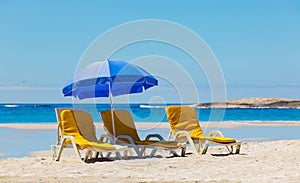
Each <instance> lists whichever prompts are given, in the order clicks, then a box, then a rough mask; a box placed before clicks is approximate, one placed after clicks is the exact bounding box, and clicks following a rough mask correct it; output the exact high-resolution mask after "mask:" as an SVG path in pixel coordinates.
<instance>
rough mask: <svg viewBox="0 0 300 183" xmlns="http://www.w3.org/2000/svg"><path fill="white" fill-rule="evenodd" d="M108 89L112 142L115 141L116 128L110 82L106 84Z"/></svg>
mask: <svg viewBox="0 0 300 183" xmlns="http://www.w3.org/2000/svg"><path fill="white" fill-rule="evenodd" d="M108 91H109V103H110V113H111V123H112V130H113V137H112V138H113V139H112V141H113V143H115V136H116V130H115V118H114V108H113V105H112V92H111V86H110V83H109V84H108Z"/></svg>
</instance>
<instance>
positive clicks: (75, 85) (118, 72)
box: [62, 59, 158, 140]
mask: <svg viewBox="0 0 300 183" xmlns="http://www.w3.org/2000/svg"><path fill="white" fill-rule="evenodd" d="M156 85H158V80H157V79H155V78H154V77H153V76H152V75H151V74H149V73H148V72H147V71H145V70H144V69H142V68H141V67H139V66H136V65H133V64H130V63H127V62H124V61H112V60H108V59H107V60H105V61H103V62H95V63H92V64H90V65H88V66H87V67H85V68H84V69H82V70H80V71H79V72H77V73H76V74H75V76H74V78H73V79H72V80H71V82H69V84H67V85H66V86H65V87H64V88H63V89H62V92H63V94H64V96H73V97H76V98H79V99H85V98H95V97H109V99H110V100H109V101H110V106H111V111H113V107H112V96H118V95H124V94H131V93H141V92H143V91H144V90H147V89H148V88H151V87H153V86H156ZM111 115H112V127H113V137H114V136H115V126H114V118H113V112H111ZM113 140H114V139H113Z"/></svg>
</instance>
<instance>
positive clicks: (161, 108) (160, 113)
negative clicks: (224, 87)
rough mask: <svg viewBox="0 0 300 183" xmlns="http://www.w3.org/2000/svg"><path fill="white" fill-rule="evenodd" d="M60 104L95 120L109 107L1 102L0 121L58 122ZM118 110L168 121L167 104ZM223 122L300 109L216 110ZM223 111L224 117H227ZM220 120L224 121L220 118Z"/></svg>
mask: <svg viewBox="0 0 300 183" xmlns="http://www.w3.org/2000/svg"><path fill="white" fill-rule="evenodd" d="M56 107H62V108H72V107H75V108H83V109H85V110H86V111H88V112H90V113H91V114H92V116H93V119H94V121H96V122H97V121H101V119H100V117H99V115H98V112H100V111H104V110H109V109H110V106H109V105H108V104H97V105H92V104H80V105H72V104H0V123H28V122H30V123H41V122H43V123H44V122H46V123H47V122H56V117H55V111H54V109H55V108H56ZM114 108H115V109H125V110H128V111H130V113H131V114H132V116H133V118H134V121H136V122H157V121H160V122H166V121H167V119H166V115H165V105H151V106H149V105H147V104H130V105H128V104H115V105H114ZM213 110H214V115H220V116H221V120H223V121H299V122H300V109H274V108H256V109H238V108H235V109H213ZM196 111H197V114H198V119H199V121H208V120H209V119H210V114H211V112H212V111H211V109H196ZM223 112H225V113H224V117H223ZM218 121H220V120H218Z"/></svg>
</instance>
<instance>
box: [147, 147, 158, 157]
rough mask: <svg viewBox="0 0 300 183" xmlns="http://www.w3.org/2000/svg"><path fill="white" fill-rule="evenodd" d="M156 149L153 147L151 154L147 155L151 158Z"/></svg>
mask: <svg viewBox="0 0 300 183" xmlns="http://www.w3.org/2000/svg"><path fill="white" fill-rule="evenodd" d="M156 151H157V148H156V147H154V148H153V150H152V152H151V154H150V155H149V157H150V158H152V157H153V156H154V154H155V153H156Z"/></svg>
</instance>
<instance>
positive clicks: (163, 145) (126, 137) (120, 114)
mask: <svg viewBox="0 0 300 183" xmlns="http://www.w3.org/2000/svg"><path fill="white" fill-rule="evenodd" d="M113 114H114V126H115V137H113V136H112V134H113V129H112V116H111V111H110V110H107V111H103V112H101V113H100V115H101V117H102V120H103V125H104V129H105V130H106V131H107V132H108V135H109V138H110V140H111V141H115V142H116V143H118V144H122V145H127V146H128V147H131V148H133V149H134V150H135V152H136V154H137V155H138V157H140V158H143V156H142V154H143V153H144V152H145V149H146V148H152V152H151V153H150V155H149V157H153V156H154V154H155V152H156V151H157V150H158V149H160V150H167V151H170V152H172V153H173V154H174V155H175V156H177V154H176V152H175V150H177V149H181V150H182V152H181V155H182V156H184V153H185V147H186V144H181V143H180V142H178V141H176V140H174V141H164V139H163V137H162V136H161V135H159V134H149V135H148V136H147V137H146V139H145V140H141V139H140V137H139V135H138V133H137V129H136V126H135V123H134V121H133V118H132V116H131V114H130V113H129V112H128V111H126V110H114V111H113ZM153 137H155V138H158V140H150V138H153ZM112 139H114V140H112Z"/></svg>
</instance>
